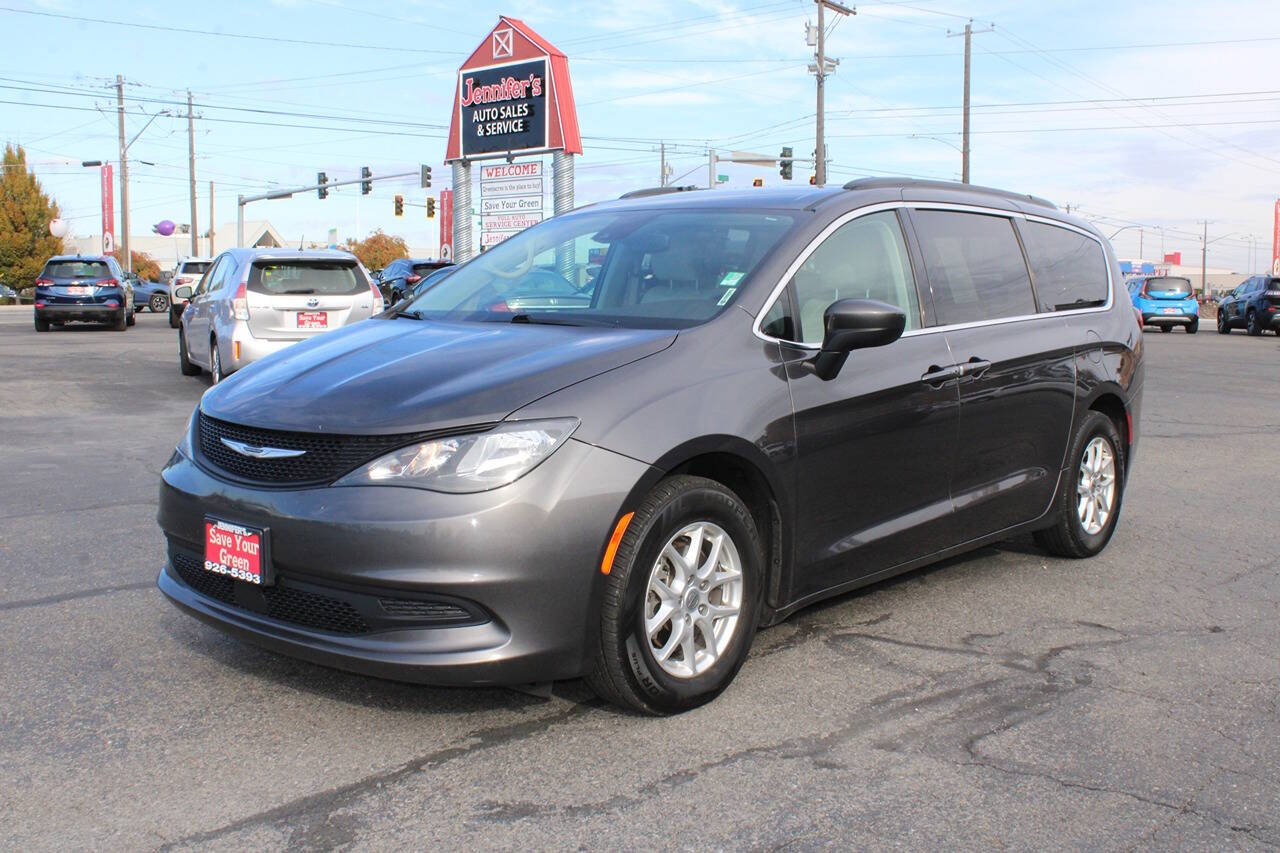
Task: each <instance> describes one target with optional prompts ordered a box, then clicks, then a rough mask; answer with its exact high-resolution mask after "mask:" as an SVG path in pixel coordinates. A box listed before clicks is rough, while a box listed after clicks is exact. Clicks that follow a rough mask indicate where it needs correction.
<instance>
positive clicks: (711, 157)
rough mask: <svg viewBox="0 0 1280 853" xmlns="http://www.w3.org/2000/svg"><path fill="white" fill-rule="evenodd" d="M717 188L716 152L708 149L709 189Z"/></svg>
mask: <svg viewBox="0 0 1280 853" xmlns="http://www.w3.org/2000/svg"><path fill="white" fill-rule="evenodd" d="M715 188H716V150H715V149H714V148H708V149H707V189H709V190H713V189H715Z"/></svg>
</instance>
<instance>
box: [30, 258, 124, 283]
mask: <svg viewBox="0 0 1280 853" xmlns="http://www.w3.org/2000/svg"><path fill="white" fill-rule="evenodd" d="M111 277H112V273H111V267H109V266H107V262H106V261H50V262H49V263H47V264H45V266H44V278H92V279H102V278H111Z"/></svg>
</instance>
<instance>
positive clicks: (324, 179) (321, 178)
mask: <svg viewBox="0 0 1280 853" xmlns="http://www.w3.org/2000/svg"><path fill="white" fill-rule="evenodd" d="M316 183H317V184H319V185H320V186H319V187H318V188H317V189H316V195H318V196H320V198H322V199H326V198H328V197H329V188H328V187H326V186H325V184H327V183H329V176H328V175H326V174H325V173H324V172H316Z"/></svg>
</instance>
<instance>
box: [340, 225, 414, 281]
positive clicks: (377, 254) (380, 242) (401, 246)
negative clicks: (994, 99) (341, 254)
mask: <svg viewBox="0 0 1280 853" xmlns="http://www.w3.org/2000/svg"><path fill="white" fill-rule="evenodd" d="M346 249H347V251H349V252H351V254H353V255H355V256H356V257H357V258H359V259H360V263H362V264H364V265H365V268H367V269H369V270H371V271H372V270H380V269H382V268H383V267H385V266H386V265H387V264H389V263H391V262H392V261H394V260H397V259H399V258H407V257H409V246H408V244H407V243H405V241H404V238H403V237H393V236H391V235H390V234H383V233H382V229H381V228H379V229H378V230H377V231H374V232H373V233H372V234H370V235H369V236H368V237H366V238H365V239H363V240H360V241H358V242H357V241H356V240H352V239H350V238H348V239H347V242H346Z"/></svg>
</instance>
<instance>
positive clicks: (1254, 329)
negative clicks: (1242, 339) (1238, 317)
mask: <svg viewBox="0 0 1280 853" xmlns="http://www.w3.org/2000/svg"><path fill="white" fill-rule="evenodd" d="M1245 328H1246V329H1248V330H1249V334H1251V335H1253V336H1254V337H1255V338H1256V337H1257V336H1258V335H1261V334H1262V326H1261V324H1259V323H1258V312H1257V311H1253V310H1250V311H1249V315H1248V317H1246V318H1245Z"/></svg>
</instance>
